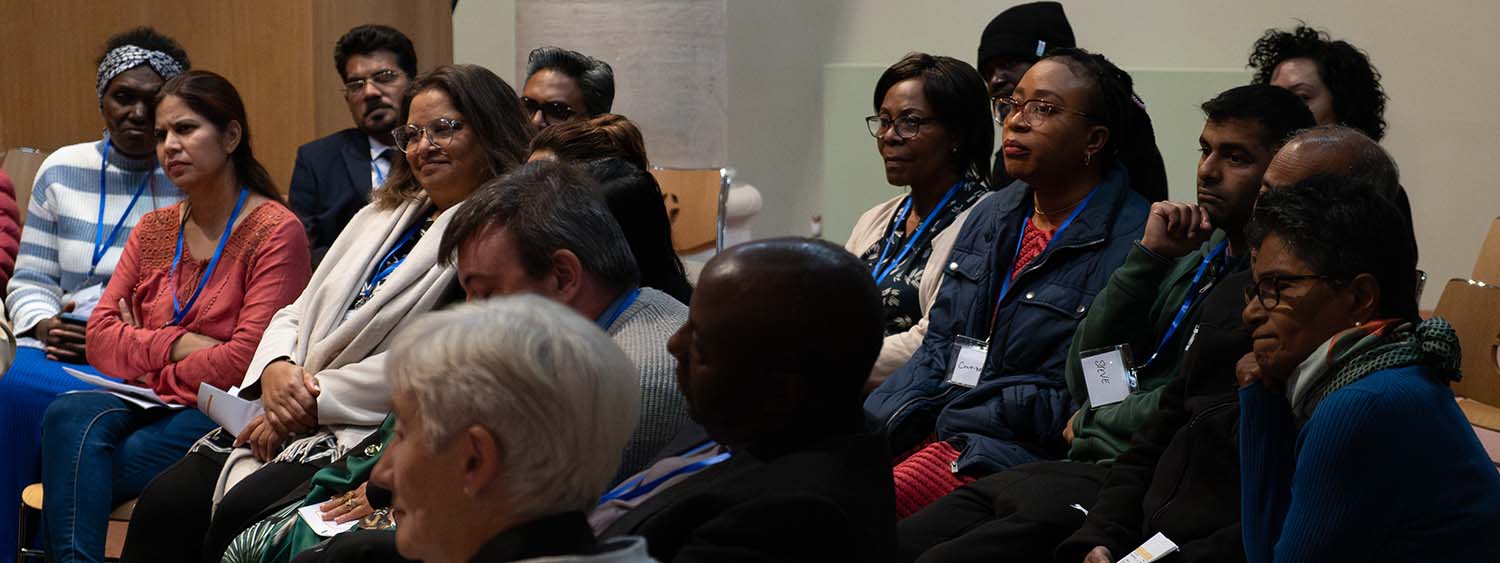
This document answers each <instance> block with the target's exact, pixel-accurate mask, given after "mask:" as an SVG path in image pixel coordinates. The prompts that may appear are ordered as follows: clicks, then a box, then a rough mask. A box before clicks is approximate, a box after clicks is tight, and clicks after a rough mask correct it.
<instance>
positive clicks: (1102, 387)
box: [1080, 344, 1135, 409]
mask: <svg viewBox="0 0 1500 563" xmlns="http://www.w3.org/2000/svg"><path fill="white" fill-rule="evenodd" d="M1080 357H1081V362H1082V364H1083V365H1082V366H1081V367H1082V368H1083V381H1084V383H1085V384H1087V386H1088V391H1089V405H1090V406H1091V407H1093V408H1096V409H1097V408H1099V407H1102V406H1106V405H1113V404H1115V403H1118V402H1120V401H1123V400H1125V397H1128V396H1130V392H1131V391H1135V372H1134V371H1133V369H1132V367H1131V358H1130V345H1128V344H1122V345H1119V346H1111V347H1109V348H1100V349H1098V350H1089V351H1087V352H1084V353H1083V354H1082V355H1081V356H1080Z"/></svg>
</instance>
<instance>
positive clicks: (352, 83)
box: [344, 68, 402, 97]
mask: <svg viewBox="0 0 1500 563" xmlns="http://www.w3.org/2000/svg"><path fill="white" fill-rule="evenodd" d="M401 76H402V74H401V73H400V72H397V71H394V70H391V69H388V68H387V69H383V70H377V71H375V74H371V75H370V76H369V77H368V78H355V79H353V80H349V81H346V82H344V95H345V96H350V97H353V96H355V95H356V94H359V93H360V92H363V91H364V89H365V84H367V83H370V82H374V83H375V84H376V85H377V86H390V85H392V84H395V83H396V81H397V80H400V79H401Z"/></svg>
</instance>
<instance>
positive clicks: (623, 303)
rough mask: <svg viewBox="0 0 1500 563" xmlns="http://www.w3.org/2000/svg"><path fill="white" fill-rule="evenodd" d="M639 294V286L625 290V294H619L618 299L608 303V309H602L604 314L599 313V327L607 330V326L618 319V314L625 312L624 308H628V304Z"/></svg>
mask: <svg viewBox="0 0 1500 563" xmlns="http://www.w3.org/2000/svg"><path fill="white" fill-rule="evenodd" d="M640 296H641V288H639V287H637V288H635V289H632V290H630V291H627V292H625V295H621V296H620V298H619V299H616V300H615V302H614V303H611V304H610V306H609V308H608V309H605V310H604V314H602V315H599V321H598V322H599V328H600V329H603V330H609V327H610V326H611V325H613V324H615V321H617V320H619V319H620V315H623V314H625V310H626V309H629V308H630V305H631V304H633V303H635V300H636V299H637V298H639V297H640Z"/></svg>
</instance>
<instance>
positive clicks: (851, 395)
mask: <svg viewBox="0 0 1500 563" xmlns="http://www.w3.org/2000/svg"><path fill="white" fill-rule="evenodd" d="M880 311H881V308H880V300H879V296H878V295H877V293H876V291H875V285H874V282H873V281H871V279H870V273H869V270H868V269H867V268H865V267H864V265H863V264H862V263H861V262H860V261H859V260H858V259H856V258H855V257H854V256H853V255H850V254H849V253H847V252H845V251H844V250H843V249H841V248H839V247H837V246H834V245H832V244H829V243H827V242H823V241H815V240H804V239H772V240H765V241H756V242H751V243H746V244H743V245H740V246H736V247H734V248H731V249H729V250H728V251H726V252H724V253H723V254H720V255H718V256H716V257H715V258H714V259H713V260H711V261H710V262H709V263H708V265H707V266H705V267H704V270H703V275H702V277H701V278H700V281H699V284H698V288H697V291H696V292H695V293H694V294H693V303H692V308H691V311H690V313H689V318H688V322H687V324H686V325H684V326H683V327H682V329H681V330H679V331H678V332H677V334H676V335H674V336H673V337H672V340H671V342H670V343H669V346H670V349H671V351H672V354H673V355H674V356H676V357H677V359H678V384H679V385H680V386H681V387H682V390H683V394H684V395H686V396H687V400H688V408H689V411H690V412H691V413H692V415H693V419H694V420H695V421H697V422H698V423H700V424H702V425H703V427H704V429H705V430H706V431H707V434H708V436H709V437H710V438H712V439H713V440H715V441H716V442H718V443H720V444H723V445H724V446H725V447H727V449H728V451H729V452H730V455H728V456H715V457H713V458H709V459H708V460H705V462H703V463H705V464H709V465H712V467H707V468H704V469H701V470H699V471H698V472H697V473H696V474H695V475H693V476H691V477H689V478H687V479H685V480H682V482H680V483H677V484H675V485H673V486H672V487H671V488H670V489H666V490H665V491H661V490H657V491H655V492H656V493H658V494H655V495H654V496H651V497H650V498H648V499H646V500H644V501H643V502H641V503H640V504H639V506H636V507H635V508H633V509H631V510H629V511H628V512H626V513H624V514H623V515H622V516H620V517H619V519H618V520H616V521H615V522H614V523H613V525H611V526H610V527H609V528H608V530H607V531H606V532H605V533H604V534H603V536H604V537H613V536H618V535H622V534H634V535H641V536H645V537H646V540H647V545H648V548H649V549H650V552H651V555H652V557H655V558H657V559H659V560H662V561H725V560H741V561H746V560H768V561H886V560H889V559H890V557H891V554H892V552H893V549H894V548H895V545H894V544H895V498H894V495H893V492H892V483H891V472H890V454H889V453H888V450H887V446H886V441H885V438H884V437H883V436H881V435H879V434H873V433H865V431H864V430H863V428H864V426H865V419H864V414H863V411H862V410H861V408H860V394H861V389H862V386H863V383H864V380H865V377H866V376H867V375H868V374H869V372H870V367H871V366H872V365H874V362H875V357H876V355H878V354H879V352H880V343H881V336H882V331H881V320H880V319H881V313H880ZM715 461H717V463H715ZM633 482H636V479H631V480H628V481H626V484H627V485H629V484H631V483H633ZM648 485H649V483H648ZM622 492H623V493H624V494H637V493H640V492H642V491H639V490H638V489H629V488H626V489H619V488H617V489H616V490H615V491H612V492H611V494H610V495H606V499H608V498H610V497H611V496H617V495H618V494H620V493H622Z"/></svg>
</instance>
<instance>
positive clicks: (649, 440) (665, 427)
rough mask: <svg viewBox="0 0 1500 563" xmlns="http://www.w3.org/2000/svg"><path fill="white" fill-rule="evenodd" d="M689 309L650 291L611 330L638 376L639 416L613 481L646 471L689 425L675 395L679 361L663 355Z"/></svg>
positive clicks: (645, 290)
mask: <svg viewBox="0 0 1500 563" xmlns="http://www.w3.org/2000/svg"><path fill="white" fill-rule="evenodd" d="M687 314H688V309H687V306H686V305H683V304H682V303H679V302H678V301H677V300H676V299H673V298H672V297H671V296H669V295H667V294H665V293H662V292H660V291H657V290H655V289H652V288H649V287H643V288H641V295H640V297H639V298H637V299H636V300H635V302H634V303H631V304H630V306H629V307H627V308H626V309H625V312H624V313H621V314H620V318H619V319H617V320H616V321H615V322H614V324H613V325H611V326H610V327H609V336H610V338H613V339H614V341H615V344H617V345H619V346H620V349H622V350H624V351H625V355H626V356H628V357H629V358H630V361H631V362H634V363H635V367H636V369H639V370H640V372H641V414H640V421H639V422H638V423H637V424H636V427H635V433H634V434H632V435H631V436H630V443H629V444H627V445H626V446H625V452H624V458H623V459H622V460H621V462H620V470H619V472H617V473H615V481H619V480H620V479H623V478H625V477H629V476H631V475H634V474H635V473H636V472H638V471H640V470H642V469H645V468H646V466H647V465H648V464H650V463H651V460H652V459H655V458H656V456H657V454H658V453H660V452H661V449H662V448H664V447H666V445H667V442H669V441H671V440H672V437H673V436H675V435H676V434H677V430H678V428H680V427H682V425H683V424H686V423H689V422H690V419H689V418H688V414H687V403H686V402H685V401H684V400H683V398H682V392H681V391H678V390H677V360H675V359H673V358H672V355H671V354H669V353H667V339H668V338H671V337H672V333H674V332H677V329H679V328H681V327H682V325H683V323H686V322H687Z"/></svg>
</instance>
